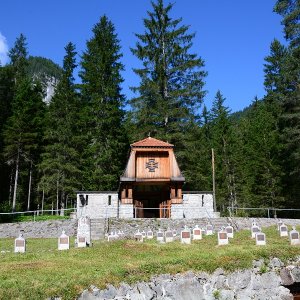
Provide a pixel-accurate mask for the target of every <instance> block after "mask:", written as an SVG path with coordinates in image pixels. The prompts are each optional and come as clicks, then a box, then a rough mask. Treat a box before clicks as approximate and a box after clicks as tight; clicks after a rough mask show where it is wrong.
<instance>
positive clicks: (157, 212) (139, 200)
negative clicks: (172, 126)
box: [120, 137, 185, 218]
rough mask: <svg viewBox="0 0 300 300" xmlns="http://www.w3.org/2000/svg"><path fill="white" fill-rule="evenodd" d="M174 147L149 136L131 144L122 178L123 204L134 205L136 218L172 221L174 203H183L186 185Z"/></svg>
mask: <svg viewBox="0 0 300 300" xmlns="http://www.w3.org/2000/svg"><path fill="white" fill-rule="evenodd" d="M184 180H185V179H184V177H183V176H182V174H181V172H180V169H179V167H178V164H177V161H176V158H175V154H174V146H173V145H172V144H169V143H166V142H163V141H161V140H157V139H155V138H151V137H148V138H146V139H143V140H141V141H138V142H136V143H133V144H132V145H131V152H130V156H129V159H128V162H127V166H126V169H125V172H124V174H123V176H121V178H120V192H121V203H122V204H131V205H132V204H133V207H134V214H135V217H140V218H143V217H149V218H154V217H159V218H169V217H170V207H171V204H180V203H182V185H183V183H184Z"/></svg>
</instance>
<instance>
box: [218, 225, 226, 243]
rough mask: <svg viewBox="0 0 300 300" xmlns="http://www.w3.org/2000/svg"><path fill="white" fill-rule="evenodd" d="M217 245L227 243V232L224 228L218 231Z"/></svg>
mask: <svg viewBox="0 0 300 300" xmlns="http://www.w3.org/2000/svg"><path fill="white" fill-rule="evenodd" d="M218 245H219V246H222V245H228V234H227V232H226V230H224V228H222V229H221V230H220V231H219V232H218Z"/></svg>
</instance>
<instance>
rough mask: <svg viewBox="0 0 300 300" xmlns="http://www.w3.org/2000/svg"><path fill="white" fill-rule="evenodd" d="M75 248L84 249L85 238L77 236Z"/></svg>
mask: <svg viewBox="0 0 300 300" xmlns="http://www.w3.org/2000/svg"><path fill="white" fill-rule="evenodd" d="M77 247H78V248H85V247H86V237H85V236H79V237H78V238H77Z"/></svg>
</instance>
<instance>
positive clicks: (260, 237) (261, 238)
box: [255, 232, 266, 246]
mask: <svg viewBox="0 0 300 300" xmlns="http://www.w3.org/2000/svg"><path fill="white" fill-rule="evenodd" d="M255 241H256V245H258V246H265V245H266V235H265V234H264V233H263V232H257V233H256V235H255Z"/></svg>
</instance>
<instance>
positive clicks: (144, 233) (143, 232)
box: [142, 230, 146, 239]
mask: <svg viewBox="0 0 300 300" xmlns="http://www.w3.org/2000/svg"><path fill="white" fill-rule="evenodd" d="M142 236H143V239H145V238H146V232H145V230H143V231H142Z"/></svg>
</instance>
